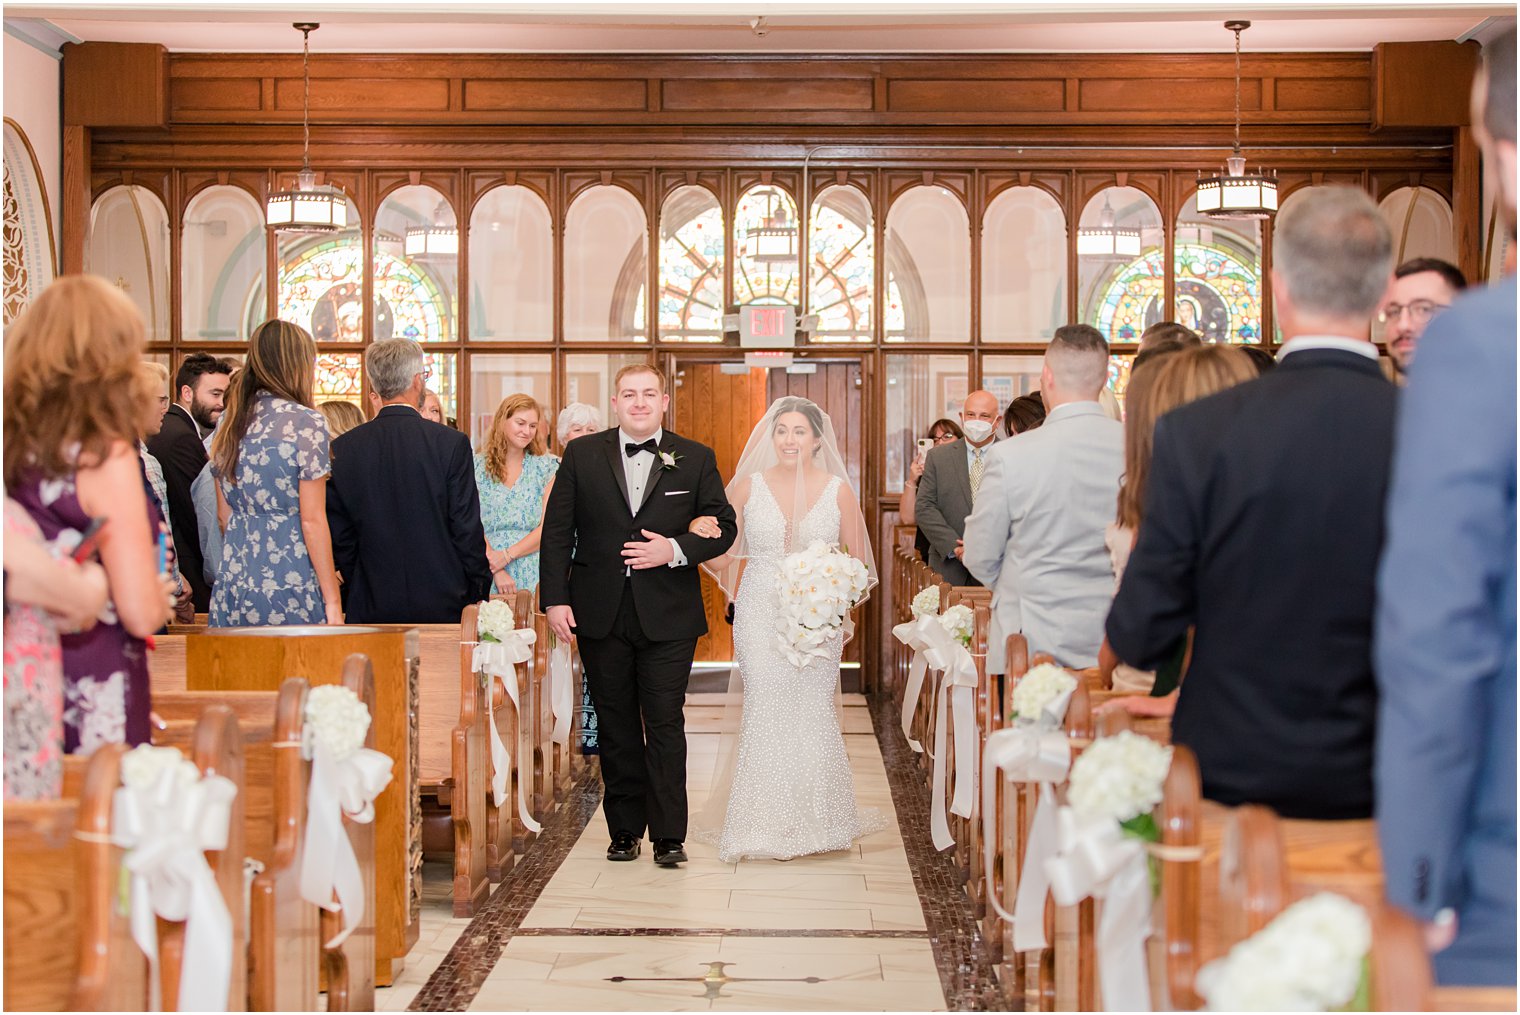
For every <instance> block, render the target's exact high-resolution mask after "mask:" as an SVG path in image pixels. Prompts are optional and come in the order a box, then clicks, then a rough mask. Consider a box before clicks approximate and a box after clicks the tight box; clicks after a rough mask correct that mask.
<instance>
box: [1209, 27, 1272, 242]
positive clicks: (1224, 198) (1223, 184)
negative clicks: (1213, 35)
mask: <svg viewBox="0 0 1520 1015" xmlns="http://www.w3.org/2000/svg"><path fill="white" fill-rule="evenodd" d="M1224 27H1225V28H1226V29H1228V30H1229V31H1231V32H1234V33H1235V148H1234V151H1233V152H1232V153H1231V155H1230V157H1229V158H1227V159H1225V170H1224V172H1222V173H1220V174H1218V175H1217V176H1202V175H1200V176H1199V178H1198V202H1197V206H1198V211H1199V212H1200V213H1202V214H1204V215H1207V216H1209V217H1210V218H1221V219H1268V218H1271V217H1272V216H1273V215H1275V214H1277V177H1276V176H1275V175H1273V174H1271V173H1265V172H1256V173H1247V172H1246V160H1245V156H1243V155H1241V154H1240V33H1241V32H1243V31H1245V30H1246V29H1247V28H1250V27H1251V23H1250V22H1249V21H1226V22H1225V23H1224Z"/></svg>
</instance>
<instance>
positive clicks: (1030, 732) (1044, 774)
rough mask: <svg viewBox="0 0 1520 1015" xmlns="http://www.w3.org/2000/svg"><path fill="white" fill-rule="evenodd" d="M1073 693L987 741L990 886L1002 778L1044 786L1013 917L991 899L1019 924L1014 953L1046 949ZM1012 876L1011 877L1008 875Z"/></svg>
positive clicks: (985, 851) (986, 867) (985, 840)
mask: <svg viewBox="0 0 1520 1015" xmlns="http://www.w3.org/2000/svg"><path fill="white" fill-rule="evenodd" d="M1070 701H1071V692H1070V691H1068V692H1066V693H1065V694H1063V695H1061V696H1060V697H1059V698H1057V699H1056V700H1054V701H1052V702H1051V703H1050V704H1048V705H1046V706H1045V708H1044V710H1043V711H1042V712H1041V714H1040V718H1039V721H1038V722H1023V723H1019V724H1018V725H1014V726H1010V727H1008V728H1006V729H1001V730H997V731H995V732H993V733H990V734H988V736H987V746H986V747H985V748H984V749H983V754H982V871H983V874H984V876H985V877H986V879H987V880H986V884H988V885H991V884H992V883H993V882H992V857H993V852H994V849H993V846H994V843H995V842H996V841H997V838H998V829H997V814H996V811H997V786H998V773H999V772H1002V773H1003V775H1004V776H1005V777H1006V778H1007V779H1009V780H1010V781H1013V782H1037V783H1039V784H1040V792H1039V802H1038V803H1037V804H1036V805H1035V811H1034V820H1033V821H1031V822H1030V827H1029V841H1028V843H1027V844H1026V845H1025V848H1024V866H1023V868H1022V869H1021V870H1020V872H1019V890H1018V895H1017V896H1016V897H1015V900H1014V906H1013V914H1012V915H1010V914H1009V913H1008V911H1007V910H1006V909H1004V908H1003V906H1002V903H1001V902H1000V901H999V899H998V897H997V893H996V892H992V891H989V892H988V893H987V898H988V899H989V900H990V901H991V902H992V908H993V909H994V910H996V911H997V914H998V916H1000V917H1002V918H1003V919H1004V920H1008V921H1009V922H1011V923H1012V924H1013V948H1014V951H1020V952H1024V951H1031V950H1035V949H1040V948H1044V947H1045V943H1046V942H1045V896H1046V895H1047V894H1049V892H1050V880H1049V878H1048V877H1046V874H1045V860H1046V859H1047V858H1048V857H1050V856H1052V855H1054V853H1055V849H1056V828H1055V814H1056V796H1055V786H1054V783H1057V782H1059V781H1061V780H1062V779H1065V778H1066V774H1067V772H1068V771H1070V769H1071V744H1070V742H1069V741H1068V740H1067V738H1066V733H1065V732H1064V731H1063V730H1062V729H1061V723H1062V722H1063V721H1064V719H1065V717H1066V706H1067V704H1068V703H1069V702H1070ZM1005 876H1006V875H1005Z"/></svg>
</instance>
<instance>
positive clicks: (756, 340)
mask: <svg viewBox="0 0 1520 1015" xmlns="http://www.w3.org/2000/svg"><path fill="white" fill-rule="evenodd" d="M796 335H797V310H796V308H795V307H789V306H780V307H775V306H754V305H751V306H745V307H740V308H739V344H740V345H741V346H744V347H745V348H751V349H790V348H791V347H792V346H794V345H796V344H797V341H796Z"/></svg>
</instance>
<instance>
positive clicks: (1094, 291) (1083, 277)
mask: <svg viewBox="0 0 1520 1015" xmlns="http://www.w3.org/2000/svg"><path fill="white" fill-rule="evenodd" d="M1078 221H1079V227H1078V230H1077V309H1078V312H1079V313H1080V315H1081V320H1083V321H1086V322H1087V323H1088V324H1091V325H1093V326H1094V327H1096V328H1097V329H1098V330H1099V331H1101V332H1103V337H1104V338H1106V339H1108V340H1109V341H1110V342H1138V341H1140V333H1141V332H1143V331H1144V330H1145V328H1146V326H1147V325H1149V324H1154V323H1155V322H1156V321H1160V320H1165V319H1166V308H1165V306H1164V300H1163V296H1164V294H1165V291H1166V266H1165V263H1164V259H1163V249H1162V243H1163V237H1162V233H1161V212H1160V211H1158V210H1157V208H1156V202H1154V201H1152V200H1151V199H1150V197H1149V196H1147V195H1146V193H1145V192H1144V191H1142V190H1139V189H1138V188H1135V187H1106V188H1104V189H1103V190H1101V191H1099V192H1098V193H1097V194H1095V195H1093V197H1092V200H1090V201H1088V202H1087V205H1086V207H1084V208H1083V209H1082V216H1081V218H1080V219H1079V220H1078Z"/></svg>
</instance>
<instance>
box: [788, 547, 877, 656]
mask: <svg viewBox="0 0 1520 1015" xmlns="http://www.w3.org/2000/svg"><path fill="white" fill-rule="evenodd" d="M869 585H870V573H869V572H868V571H867V570H866V566H865V564H864V563H862V562H861V561H859V560H857V559H856V558H854V557H852V556H850V555H849V554H848V553H846V552H845V551H844V550H842V549H840V548H839V547H838V546H831V545H830V544H828V543H825V542H822V541H821V540H820V541H817V542H814V543H812V544H811V545H809V546H808V547H807V548H806V549H803V550H798V551H797V552H796V553H793V554H790V555H788V556H787V558H786V559H785V560H783V561H782V562H781V570H780V572H779V574H778V575H777V587H778V591H779V592H780V593H781V611H780V614H779V615H778V616H777V618H776V634H777V640H778V641H779V643H780V647H781V652H782V654H783V655H785V656H786V658H787V661H788V662H790V663H791V664H792V665H793V666H799V667H800V666H805V665H807V661H808V659H809V658H811V657H815V656H816V657H820V658H822V657H827V656H828V655H829V649H828V647H827V646H828V643H829V641H830V640H831V639H832V638H834V637H835V636H836V635H837V634H838V633H839V631H840V630H841V629H842V628H843V627H844V621H845V617H846V616H848V615H849V612H850V608H851V607H853V606H854V605H855V604H856V603H858V602H860V600H861V599H862V598H863V597H864V596H865V594H866V589H867V588H868V587H869Z"/></svg>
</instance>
